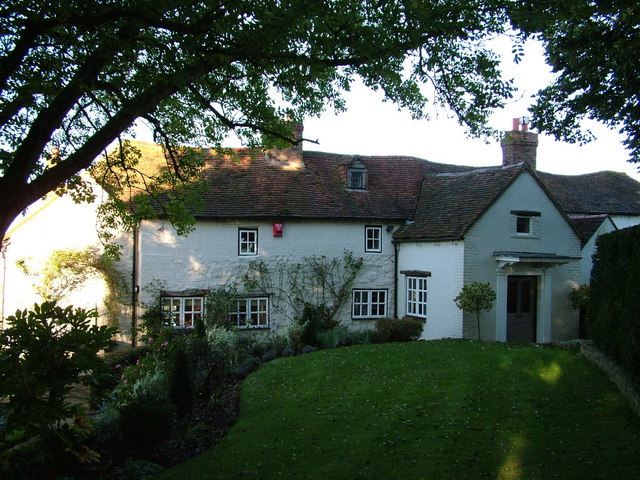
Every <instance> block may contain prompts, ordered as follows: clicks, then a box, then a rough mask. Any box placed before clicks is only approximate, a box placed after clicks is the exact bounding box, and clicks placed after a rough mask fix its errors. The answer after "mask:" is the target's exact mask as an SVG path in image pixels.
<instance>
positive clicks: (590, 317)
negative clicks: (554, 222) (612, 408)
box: [586, 226, 640, 378]
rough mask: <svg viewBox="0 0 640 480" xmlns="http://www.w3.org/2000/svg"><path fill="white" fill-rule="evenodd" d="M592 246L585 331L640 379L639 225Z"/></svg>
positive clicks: (599, 240)
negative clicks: (593, 249)
mask: <svg viewBox="0 0 640 480" xmlns="http://www.w3.org/2000/svg"><path fill="white" fill-rule="evenodd" d="M596 246H597V249H596V254H595V255H594V257H593V259H594V265H593V270H592V272H591V289H590V290H591V292H590V299H589V304H588V308H587V317H586V326H587V332H588V333H589V336H590V337H591V338H592V339H593V341H594V342H595V343H596V345H597V346H598V347H599V348H600V349H601V350H602V351H604V352H605V353H606V354H608V355H609V356H611V357H612V358H614V359H615V360H617V361H618V362H619V363H620V364H622V365H623V366H624V367H625V368H626V369H627V370H628V371H629V372H630V373H631V374H632V375H633V376H635V377H636V378H640V226H635V227H630V228H626V229H624V230H619V231H617V232H612V233H609V234H606V235H602V236H600V237H599V238H598V240H597V243H596Z"/></svg>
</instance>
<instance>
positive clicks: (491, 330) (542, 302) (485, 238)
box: [464, 172, 580, 341]
mask: <svg viewBox="0 0 640 480" xmlns="http://www.w3.org/2000/svg"><path fill="white" fill-rule="evenodd" d="M512 210H528V211H537V212H540V213H541V215H540V217H536V219H535V220H534V232H533V233H534V234H533V235H532V236H531V237H523V236H519V235H517V234H516V233H515V232H516V219H515V215H512V214H511V211H512ZM500 251H512V252H530V253H544V254H555V255H561V256H571V257H579V256H580V240H579V238H578V236H577V234H576V233H575V232H574V230H573V229H572V228H571V226H570V225H569V223H568V222H567V220H566V219H565V217H564V216H563V215H562V214H561V213H560V212H559V211H558V209H557V208H556V207H555V205H554V204H553V202H552V201H551V199H550V198H549V197H548V196H547V195H546V193H545V192H544V190H542V188H541V187H540V185H539V184H538V183H537V182H536V180H535V179H534V178H533V177H532V175H531V174H529V173H528V172H524V173H523V174H522V175H520V176H519V177H518V178H517V179H516V180H515V181H514V182H513V183H512V184H511V186H510V187H509V188H508V189H507V190H506V191H505V192H504V193H503V194H502V195H501V196H500V198H499V199H498V200H497V201H496V202H495V203H494V204H493V205H492V206H491V207H490V208H489V209H488V210H487V211H486V212H485V213H484V215H483V216H482V217H481V218H480V219H479V220H478V221H477V222H476V223H475V224H474V225H473V226H472V227H471V229H470V230H469V231H468V232H467V234H466V235H465V255H464V258H465V267H464V271H465V278H464V282H465V284H467V283H471V282H473V281H480V282H489V283H490V284H491V285H492V286H493V288H494V289H495V290H496V292H497V294H498V300H497V301H496V306H495V308H494V309H493V310H492V311H490V312H488V313H484V314H482V316H481V331H482V339H483V340H503V339H504V338H501V337H502V335H503V333H504V332H501V331H500V330H501V328H504V327H505V326H504V325H500V320H499V319H500V318H501V316H502V317H503V318H504V317H505V316H506V285H504V284H503V283H504V282H505V281H506V277H507V276H508V275H534V276H537V277H538V297H539V298H538V324H539V327H542V326H543V325H542V324H541V323H540V322H541V321H543V322H547V323H548V325H546V327H545V328H546V330H545V331H544V332H541V331H540V329H539V332H538V333H539V335H538V341H556V340H567V339H571V338H577V336H578V312H577V311H576V310H574V309H573V308H572V307H571V305H570V303H569V301H568V294H569V291H570V290H571V289H572V288H573V287H575V286H576V285H578V284H579V282H580V263H579V262H573V263H568V264H566V265H561V266H553V265H548V264H547V265H536V264H535V263H533V262H532V263H529V264H525V263H521V264H514V265H512V266H509V267H505V269H503V270H499V268H498V263H497V262H496V259H495V257H494V252H500ZM545 289H546V290H545ZM543 291H544V295H546V297H543ZM545 308H547V309H548V310H550V311H545V310H544V309H545ZM500 309H502V311H500ZM464 334H465V337H471V338H477V328H476V321H475V316H474V315H469V314H465V328H464Z"/></svg>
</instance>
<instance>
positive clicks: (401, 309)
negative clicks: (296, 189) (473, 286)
mask: <svg viewBox="0 0 640 480" xmlns="http://www.w3.org/2000/svg"><path fill="white" fill-rule="evenodd" d="M398 248H399V250H398V316H399V317H403V316H405V315H406V313H407V306H406V302H407V296H406V290H407V289H406V275H402V274H400V272H401V271H404V270H422V271H427V272H431V276H430V277H429V278H428V279H427V321H426V323H425V327H424V330H423V332H422V338H424V339H435V338H448V337H451V338H460V337H462V312H461V311H460V310H459V309H458V308H457V307H456V305H455V303H454V301H453V299H454V298H455V297H456V296H457V295H458V293H459V292H460V289H461V288H462V285H463V272H464V255H465V252H464V243H463V242H461V241H460V242H412V243H401V244H399V246H398Z"/></svg>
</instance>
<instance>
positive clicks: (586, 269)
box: [580, 219, 616, 285]
mask: <svg viewBox="0 0 640 480" xmlns="http://www.w3.org/2000/svg"><path fill="white" fill-rule="evenodd" d="M615 229H616V227H615V226H614V224H613V223H612V222H611V220H609V219H605V221H604V222H602V224H601V225H600V226H599V227H598V230H596V232H595V233H594V234H593V235H592V236H591V238H590V239H589V241H588V242H587V243H586V244H585V245H584V247H582V260H581V262H580V285H585V284H588V283H589V282H590V281H591V270H592V269H593V254H594V253H596V240H597V239H598V237H599V236H600V235H604V234H605V233H609V232H613V231H615Z"/></svg>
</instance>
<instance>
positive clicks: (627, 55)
mask: <svg viewBox="0 0 640 480" xmlns="http://www.w3.org/2000/svg"><path fill="white" fill-rule="evenodd" d="M548 8H549V12H550V14H551V15H552V17H553V18H554V19H555V20H554V21H548V22H545V21H540V17H539V16H538V17H536V16H535V15H533V16H532V18H533V19H534V20H529V22H534V23H530V24H529V25H528V27H527V28H528V29H530V30H531V31H534V32H535V31H538V32H539V38H540V39H541V40H542V41H543V43H544V46H545V51H546V61H547V63H548V64H549V65H551V66H552V67H553V71H554V72H555V73H556V75H557V76H556V79H555V81H554V82H553V83H552V84H551V85H550V86H548V87H546V88H544V89H542V90H541V91H540V92H539V94H538V99H537V102H536V104H535V105H534V106H533V107H532V109H531V111H532V114H533V123H534V126H535V127H536V128H538V129H539V130H540V131H544V132H548V133H552V134H554V135H555V136H556V138H558V139H562V140H566V141H571V142H585V141H589V140H590V139H592V138H593V136H592V135H591V133H590V132H589V131H584V130H583V129H581V128H580V124H581V122H582V121H583V120H584V119H587V118H589V119H595V120H599V121H601V122H603V123H604V124H606V125H608V126H609V127H612V128H614V127H615V128H620V132H621V133H623V134H625V135H626V139H625V140H624V142H623V143H624V144H625V146H626V147H627V149H628V150H629V152H630V161H632V162H640V78H639V76H638V72H640V58H638V55H636V54H635V52H637V51H638V50H640V35H639V34H638V29H639V28H640V5H639V4H638V2H637V1H635V0H606V1H598V2H593V1H586V0H578V1H571V2H566V1H563V2H548ZM523 22H527V20H524V19H523Z"/></svg>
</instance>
